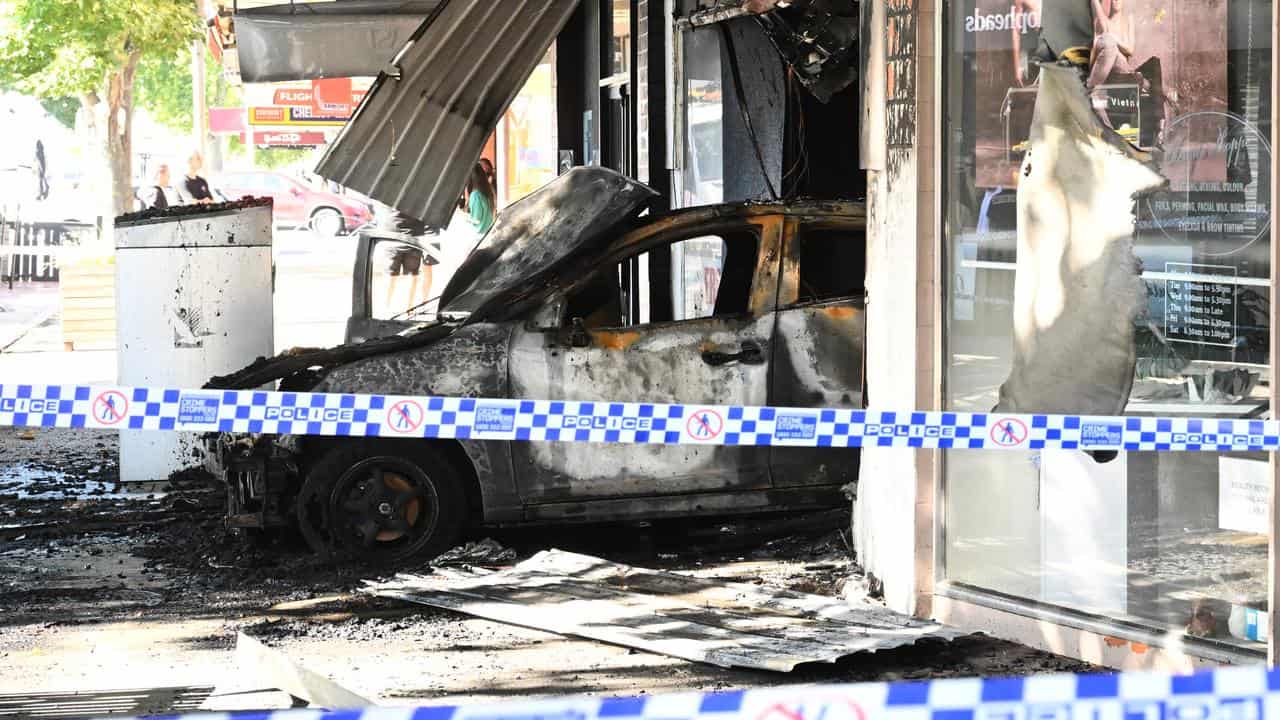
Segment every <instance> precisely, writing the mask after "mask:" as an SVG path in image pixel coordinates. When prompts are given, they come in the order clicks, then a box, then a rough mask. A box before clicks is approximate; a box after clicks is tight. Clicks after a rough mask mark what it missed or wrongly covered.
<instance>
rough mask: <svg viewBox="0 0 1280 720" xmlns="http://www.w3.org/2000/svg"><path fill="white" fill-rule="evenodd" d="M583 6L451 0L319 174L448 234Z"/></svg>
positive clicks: (555, 1)
mask: <svg viewBox="0 0 1280 720" xmlns="http://www.w3.org/2000/svg"><path fill="white" fill-rule="evenodd" d="M577 4H578V2H577V0H503V2H492V0H449V1H448V2H446V3H445V4H444V5H442V6H441V7H439V8H438V9H437V10H436V11H435V12H434V13H433V14H432V15H431V17H429V18H427V20H426V22H424V23H423V24H422V27H420V28H418V31H417V32H415V33H414V35H413V37H412V38H411V39H410V41H409V44H408V45H407V46H405V48H404V50H402V51H401V52H400V54H399V55H397V56H396V58H395V59H394V60H393V61H392V64H393V65H395V66H396V67H398V68H399V77H398V78H395V77H392V76H389V75H386V74H383V75H380V76H379V77H378V80H377V81H376V82H375V83H374V85H373V87H372V88H371V89H370V90H369V94H368V96H367V97H366V98H365V100H364V102H363V103H362V104H361V105H360V108H359V110H358V111H357V112H356V115H355V117H353V118H352V119H351V122H349V123H347V125H346V127H344V128H343V130H342V133H341V134H340V135H339V136H338V139H337V140H336V141H335V142H334V143H333V145H332V146H330V148H329V150H328V151H327V152H326V153H325V155H324V157H323V158H322V159H321V160H320V164H319V166H318V167H317V168H316V173H317V174H319V175H320V176H321V177H324V178H328V179H330V180H333V181H335V182H337V183H339V184H341V185H344V186H346V187H349V188H352V189H354V190H358V191H359V192H362V193H364V194H365V195H368V196H369V197H372V198H374V199H377V200H379V201H381V202H383V203H386V204H387V205H390V206H391V207H394V208H396V209H398V210H400V211H402V212H404V213H405V214H407V215H410V216H412V217H415V218H418V219H420V220H422V221H423V222H424V223H426V224H427V225H428V226H430V227H437V228H439V227H443V226H445V225H447V224H448V222H449V218H450V217H451V216H452V215H453V211H454V207H455V203H456V202H457V199H458V195H459V193H460V192H461V191H462V186H463V184H464V183H465V182H466V179H467V173H469V172H470V171H471V167H472V165H473V164H474V163H475V162H476V160H477V159H479V157H480V151H481V149H482V148H483V146H484V142H485V139H486V138H488V136H489V133H490V132H491V131H492V129H493V127H494V126H495V125H496V124H497V122H498V119H499V118H500V117H502V113H503V112H505V111H506V109H507V106H508V105H510V104H511V101H512V100H513V99H514V98H515V96H516V93H518V92H519V91H520V88H521V87H523V86H524V83H525V80H526V79H527V78H528V77H529V75H530V73H532V72H533V69H534V68H535V67H537V65H538V62H539V61H540V60H542V58H543V56H544V55H545V54H546V52H547V48H549V47H550V46H551V43H552V42H553V41H554V40H555V37H556V35H557V34H558V33H559V32H560V29H561V28H562V27H563V26H564V24H565V22H566V21H568V19H569V15H570V14H571V13H572V12H573V10H574V8H575V7H577Z"/></svg>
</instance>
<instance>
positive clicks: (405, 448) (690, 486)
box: [209, 167, 865, 565]
mask: <svg viewBox="0 0 1280 720" xmlns="http://www.w3.org/2000/svg"><path fill="white" fill-rule="evenodd" d="M655 196H656V194H655V193H654V192H653V191H652V190H650V189H649V188H647V187H645V186H643V185H641V184H639V183H636V182H635V181H633V180H631V179H629V178H627V177H625V176H623V175H620V174H618V173H615V172H613V171H611V170H608V169H604V168H598V167H590V168H577V169H574V170H573V171H571V172H569V173H567V174H565V175H563V176H561V177H560V178H558V179H557V180H555V181H553V182H552V183H550V184H548V185H546V186H545V187H543V188H542V189H540V190H538V191H536V192H534V193H533V194H531V195H529V196H528V197H526V198H524V199H523V200H520V201H519V202H517V203H515V204H514V205H512V206H510V207H508V208H507V209H506V210H504V211H503V213H502V214H501V215H500V216H499V218H498V221H497V223H496V224H495V225H494V227H493V229H492V230H491V231H490V232H489V233H488V234H487V235H486V237H485V238H484V240H483V241H482V242H481V243H480V245H479V246H478V247H477V248H476V249H475V251H474V252H473V253H472V254H471V255H470V256H469V258H468V259H467V261H466V262H465V263H464V264H463V265H462V266H461V267H460V268H459V269H458V271H457V272H456V273H455V275H454V276H453V278H452V280H451V281H450V283H449V285H448V287H447V288H446V289H445V291H444V293H443V295H442V298H441V303H440V304H441V316H442V317H448V318H450V319H449V320H447V321H432V322H425V323H422V322H414V321H413V320H412V318H413V317H414V315H415V310H416V309H415V308H412V307H410V308H404V309H403V312H399V313H391V314H388V313H386V312H378V313H375V312H374V311H373V310H372V308H373V298H374V295H375V294H374V293H373V291H372V286H373V283H374V281H375V279H377V278H378V277H379V276H380V274H381V273H382V272H383V269H382V268H381V265H380V263H383V261H384V260H385V259H386V258H387V257H389V256H392V255H394V254H395V253H396V252H403V248H404V245H405V239H404V238H402V237H400V236H397V235H396V234H394V233H382V232H369V233H364V234H362V235H361V237H360V239H359V245H358V249H357V253H356V266H355V269H354V273H353V288H352V292H353V295H352V317H351V318H350V320H349V321H348V325H347V334H348V340H349V342H348V344H346V345H342V346H339V347H335V348H329V349H324V350H306V351H292V352H288V353H285V354H282V355H280V356H278V357H276V358H272V359H260V360H259V361H257V362H255V363H253V364H252V365H250V366H249V367H246V368H245V369H243V370H241V371H239V372H236V373H234V374H232V375H228V376H225V377H220V378H214V379H213V380H212V381H210V383H209V386H210V387H213V388H221V389H248V388H261V387H266V386H269V385H271V384H273V383H276V382H279V387H280V389H281V390H283V391H314V392H325V393H352V394H369V395H401V396H443V397H473V398H504V399H562V400H569V401H575V400H578V401H615V402H616V401H633V402H653V403H671V404H708V405H742V406H763V405H779V406H800V407H804V406H808V407H815V406H816V407H853V408H857V407H862V406H863V383H862V378H863V356H864V299H863V297H864V296H863V277H862V272H861V268H862V266H863V261H862V258H863V257H864V256H865V239H864V231H865V230H864V229H865V217H864V215H863V209H862V205H861V204H859V203H851V202H824V203H816V202H797V203H788V204H780V203H774V204H729V205H717V206H708V207H696V208H689V209H685V210H678V211H674V212H670V213H664V214H656V215H642V214H643V212H644V210H645V209H646V208H647V207H648V205H649V203H650V202H651V200H652V199H653V198H654V197H655ZM383 264H385V263H383ZM379 295H381V294H379ZM388 317H390V318H391V319H387V318H388ZM276 412H277V413H284V412H290V413H292V415H290V416H287V417H286V416H285V415H283V414H281V415H280V416H279V417H278V418H272V419H280V420H293V421H305V422H338V423H341V422H348V421H350V420H352V419H354V417H353V418H351V419H346V418H344V417H343V416H342V413H343V412H346V411H345V410H343V409H340V408H333V409H312V408H299V409H297V410H288V411H286V410H278V411H276ZM381 412H387V411H381ZM423 420H424V418H422V417H418V416H410V417H404V418H399V417H397V416H393V415H392V414H390V413H389V412H387V414H386V416H385V417H383V416H379V417H378V418H376V419H374V418H370V422H380V423H387V424H388V425H387V427H391V426H393V425H394V423H396V422H401V423H402V424H403V425H404V427H403V428H402V430H403V432H404V433H405V435H406V437H405V438H387V437H379V438H359V437H337V438H330V437H315V436H281V437H274V436H268V435H256V436H228V435H224V436H220V437H218V438H216V439H213V440H211V441H210V442H211V443H212V447H211V450H213V452H212V453H211V455H212V456H214V462H215V464H216V466H217V467H216V471H217V472H218V474H219V476H220V477H222V478H224V480H225V482H226V484H227V493H228V499H229V503H228V504H229V507H230V516H229V519H228V524H229V525H230V526H232V527H236V528H267V527H278V526H286V525H288V526H296V527H297V528H298V529H299V530H300V531H301V533H302V535H303V536H304V537H305V538H306V540H307V541H308V543H309V544H310V545H311V547H312V548H313V549H315V550H316V551H317V552H318V553H321V554H323V555H327V556H330V557H335V558H340V559H350V560H357V561H360V562H362V563H378V564H392V565H395V564H403V563H406V562H410V561H414V560H421V559H423V558H428V557H432V556H434V555H435V554H438V553H439V552H442V551H444V550H447V549H448V548H449V547H452V545H453V544H454V543H455V541H457V539H458V538H459V536H460V535H461V533H462V531H463V530H464V529H465V528H467V527H468V526H471V525H475V524H520V523H562V522H599V521H626V520H641V519H645V520H648V519H658V518H674V517H688V516H695V515H704V516H712V515H730V514H742V513H761V512H778V511H795V510H802V509H808V508H824V507H833V506H840V505H844V504H846V503H847V502H848V501H847V499H846V495H845V492H844V490H843V488H845V487H846V486H848V485H850V484H851V483H854V482H856V480H857V472H858V460H859V455H858V450H857V449H851V448H800V447H769V446H738V445H705V446H689V445H659V444H643V443H641V444H623V443H596V444H590V443H578V442H549V441H512V442H508V441H491V440H474V439H469V438H468V439H458V440H451V439H423V438H421V437H411V436H412V435H413V434H415V433H416V431H417V430H418V428H419V426H420V424H421V423H422V422H423ZM495 421H496V420H495ZM602 422H603V423H605V426H604V429H620V430H622V429H625V430H643V429H644V428H643V427H641V426H640V424H641V423H643V422H644V419H643V418H641V419H632V420H626V421H623V420H621V419H618V422H619V423H621V422H628V423H634V424H635V427H622V426H619V427H617V428H613V427H611V426H609V425H608V423H609V422H611V420H609V419H599V418H587V417H569V418H567V419H565V423H567V425H568V426H569V427H572V428H574V429H575V430H580V429H595V428H598V427H601V425H600V423H602ZM383 434H384V435H385V434H386V433H383ZM417 434H419V435H420V433H417Z"/></svg>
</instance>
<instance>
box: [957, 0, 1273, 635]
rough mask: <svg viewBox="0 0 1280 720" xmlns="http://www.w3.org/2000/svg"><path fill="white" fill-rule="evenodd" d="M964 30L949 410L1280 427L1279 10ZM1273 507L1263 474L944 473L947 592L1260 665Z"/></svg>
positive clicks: (1020, 11)
mask: <svg viewBox="0 0 1280 720" xmlns="http://www.w3.org/2000/svg"><path fill="white" fill-rule="evenodd" d="M949 8H950V9H949V10H948V11H947V12H948V16H947V17H946V20H945V22H946V23H948V25H949V30H948V32H946V33H944V37H945V38H946V41H945V42H947V43H948V45H949V47H947V48H945V52H946V53H947V57H946V59H945V60H944V62H943V63H942V65H943V67H944V69H945V73H946V74H945V78H944V92H945V99H944V102H945V110H944V113H943V116H944V119H945V126H944V127H943V128H942V135H943V137H945V138H947V142H946V148H947V155H946V156H945V157H944V158H943V162H942V167H943V168H944V170H943V173H944V175H943V190H944V193H945V198H946V205H945V217H944V223H943V224H944V227H945V228H946V236H945V241H944V242H945V244H944V259H943V267H944V270H945V272H944V276H945V281H946V287H945V290H944V293H945V302H946V310H945V316H944V323H945V327H944V343H945V357H944V361H945V370H944V372H945V388H946V395H945V403H946V405H947V407H948V408H949V409H955V410H970V411H983V412H985V411H991V410H992V409H993V408H995V409H996V411H997V412H1000V411H1005V412H1012V411H1019V412H1058V413H1067V414H1095V415H1115V414H1124V415H1130V416H1148V417H1150V416H1156V417H1169V416H1191V417H1210V418H1214V417H1221V418H1270V417H1272V416H1273V411H1272V409H1271V408H1270V407H1269V405H1268V402H1267V395H1268V390H1269V387H1270V385H1271V382H1272V370H1271V357H1270V356H1269V353H1268V348H1269V344H1270V335H1271V318H1270V316H1269V310H1268V307H1269V302H1270V295H1271V292H1272V290H1271V283H1270V273H1271V268H1270V264H1269V263H1270V259H1269V258H1270V248H1271V232H1270V227H1271V206H1270V203H1269V198H1270V193H1271V187H1270V185H1271V148H1270V144H1269V141H1268V138H1270V137H1271V134H1272V128H1271V121H1270V118H1271V103H1272V97H1271V90H1270V89H1271V82H1272V79H1271V73H1272V69H1271V63H1270V57H1271V26H1272V18H1273V15H1272V12H1273V10H1272V3H1271V2H1270V0H1223V1H1222V2H1213V3H1206V2H1203V0H1056V1H1054V0H960V2H956V3H953V4H951V5H950V6H949ZM1095 13H1096V14H1095ZM1041 63H1045V64H1044V65H1041ZM1064 65H1065V67H1064ZM1038 105H1039V109H1037V107H1038ZM1072 118H1076V119H1079V118H1084V119H1085V120H1086V121H1087V122H1076V123H1075V124H1074V125H1073V124H1072V122H1073V121H1072ZM1085 135H1090V136H1091V137H1088V138H1087V137H1085ZM1063 140H1065V141H1063ZM1015 286H1016V287H1017V291H1016V292H1015ZM1268 485H1269V475H1268V473H1267V458H1266V456H1265V455H1263V454H1250V453H1209V452H1182V453H1175V452H1121V453H1119V454H1118V455H1116V456H1115V457H1108V456H1106V455H1102V454H1095V455H1089V454H1086V453H1084V452H1081V451H1076V450H1058V449H1050V450H1044V451H1026V452H998V453H997V452H982V451H949V452H948V453H947V455H946V459H945V484H944V492H945V495H946V497H945V501H944V502H943V507H945V508H946V510H945V512H946V518H945V528H946V530H945V537H944V538H943V543H944V552H945V561H944V565H945V569H944V572H945V577H946V579H947V580H948V581H950V582H951V583H955V584H958V585H964V586H968V587H970V588H975V589H978V590H988V591H995V592H998V593H1001V594H1003V595H1012V596H1016V597H1019V598H1024V599H1027V600H1030V601H1036V602H1039V603H1047V604H1052V605H1056V606H1060V607H1062V608H1066V609H1068V610H1074V611H1081V612H1085V613H1091V614H1094V615H1101V616H1104V617H1107V618H1111V619H1113V620H1116V621H1125V622H1129V623H1138V624H1140V625H1144V626H1147V627H1149V628H1151V629H1154V630H1157V631H1160V632H1163V633H1173V634H1175V635H1179V636H1187V637H1190V638H1194V639H1196V640H1195V642H1205V643H1210V644H1214V645H1217V646H1221V647H1222V648H1224V649H1228V650H1242V651H1245V653H1246V654H1248V653H1254V654H1256V653H1259V652H1262V651H1263V650H1265V637H1264V638H1262V639H1261V640H1260V639H1259V631H1258V630H1257V627H1258V623H1257V622H1256V620H1257V617H1258V613H1259V612H1261V613H1263V614H1265V613H1266V612H1267V611H1268V610H1269V608H1268V607H1267V580H1268V577H1267V488H1268ZM944 587H945V586H944ZM1251 619H1252V621H1251ZM1265 619H1266V618H1265V617H1264V618H1263V625H1264V626H1265ZM1264 632H1265V631H1264Z"/></svg>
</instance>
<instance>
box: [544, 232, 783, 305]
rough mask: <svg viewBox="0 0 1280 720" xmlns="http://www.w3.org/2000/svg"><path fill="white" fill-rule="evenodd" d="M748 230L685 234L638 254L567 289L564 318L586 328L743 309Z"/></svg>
mask: <svg viewBox="0 0 1280 720" xmlns="http://www.w3.org/2000/svg"><path fill="white" fill-rule="evenodd" d="M759 247H760V243H759V238H758V237H757V235H756V233H755V232H754V231H751V230H743V231H740V232H726V233H723V234H720V235H703V236H699V237H693V238H687V239H685V240H680V241H678V242H674V243H671V244H670V245H664V246H662V247H660V248H655V249H652V250H649V251H647V252H644V253H640V254H637V255H635V256H632V257H630V258H627V259H625V260H622V261H621V262H619V263H617V264H616V265H615V266H614V267H613V268H612V272H608V271H606V272H602V273H600V274H599V275H597V276H596V277H595V278H594V279H592V280H591V281H589V282H588V283H587V284H586V285H585V286H583V287H582V288H580V289H579V290H578V291H577V292H575V293H573V294H572V295H570V297H569V298H568V303H567V311H566V313H565V322H566V323H569V322H572V321H573V319H575V318H577V319H581V320H582V324H583V326H584V327H586V328H606V327H635V326H638V325H647V324H650V323H660V322H672V321H682V320H699V319H704V318H710V317H726V316H731V315H742V314H745V313H747V312H748V311H749V310H750V305H751V282H752V279H753V278H754V277H755V272H756V262H757V259H758V256H759V252H760V250H759Z"/></svg>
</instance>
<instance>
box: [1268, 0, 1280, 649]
mask: <svg viewBox="0 0 1280 720" xmlns="http://www.w3.org/2000/svg"><path fill="white" fill-rule="evenodd" d="M1277 18H1280V16H1277V15H1276V13H1275V10H1274V9H1273V10H1272V11H1271V67H1272V68H1275V67H1276V62H1277V61H1280V51H1278V50H1277V48H1276V42H1275V41H1276V36H1277V34H1280V33H1277V32H1276V27H1277ZM1276 87H1277V83H1276V74H1275V72H1274V71H1273V72H1272V73H1271V87H1270V92H1271V131H1272V133H1273V135H1272V138H1271V146H1272V147H1275V136H1274V133H1275V127H1276V122H1277V121H1280V112H1278V111H1277V108H1276V97H1277V93H1276ZM1277 199H1280V192H1278V191H1277V185H1276V166H1275V163H1272V164H1271V211H1272V212H1274V211H1275V208H1276V200H1277ZM1272 227H1273V228H1274V224H1273V225H1272ZM1270 234H1271V313H1270V316H1271V318H1270V321H1269V325H1270V328H1269V329H1270V332H1271V343H1270V346H1271V348H1270V349H1271V352H1270V357H1269V358H1268V364H1269V365H1270V366H1271V383H1270V387H1269V393H1268V394H1269V395H1270V398H1269V400H1270V403H1271V417H1272V418H1273V419H1274V418H1275V417H1276V408H1277V407H1280V387H1277V385H1276V373H1275V367H1276V358H1277V357H1278V356H1280V335H1277V334H1276V311H1277V310H1280V298H1278V297H1276V288H1277V287H1280V285H1277V284H1276V266H1277V265H1278V264H1280V252H1277V251H1280V244H1277V243H1276V241H1275V231H1274V230H1272V231H1271V233H1270ZM1277 482H1280V463H1278V462H1277V458H1276V453H1275V451H1272V453H1271V489H1270V491H1269V492H1268V502H1267V504H1268V506H1269V510H1268V514H1269V516H1270V524H1269V527H1270V530H1271V532H1270V533H1269V535H1268V538H1267V619H1268V621H1269V622H1268V623H1267V664H1268V665H1270V666H1272V667H1274V666H1275V665H1276V659H1277V651H1278V650H1280V648H1277V645H1278V644H1280V643H1278V642H1277V641H1278V640H1280V636H1278V635H1277V633H1276V615H1277V611H1280V602H1277V601H1280V594H1278V593H1280V585H1277V584H1276V575H1277V574H1280V547H1277V545H1276V536H1277V534H1280V532H1278V531H1277V530H1278V528H1280V513H1277V512H1276V499H1277V496H1276V484H1277Z"/></svg>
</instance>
